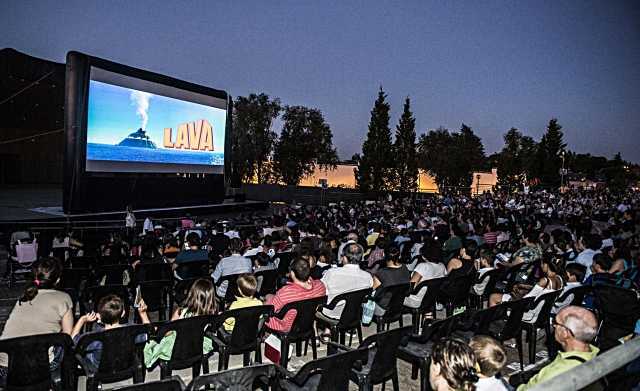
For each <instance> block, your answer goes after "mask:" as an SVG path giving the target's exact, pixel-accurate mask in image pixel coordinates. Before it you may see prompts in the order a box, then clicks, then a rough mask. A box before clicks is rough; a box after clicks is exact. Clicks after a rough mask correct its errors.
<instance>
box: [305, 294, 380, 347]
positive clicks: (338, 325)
mask: <svg viewBox="0 0 640 391" xmlns="http://www.w3.org/2000/svg"><path fill="white" fill-rule="evenodd" d="M371 291H372V289H371V288H367V289H360V290H357V291H352V292H345V293H342V294H339V295H337V296H336V297H334V298H333V300H331V303H329V304H324V305H323V306H322V308H320V310H319V311H318V313H317V314H316V318H317V319H318V320H319V321H320V322H321V323H324V324H326V325H327V326H329V329H330V330H331V340H332V341H333V342H338V343H341V344H343V345H344V344H345V336H346V332H347V331H353V330H355V331H356V333H357V335H358V343H362V323H361V321H362V304H363V303H364V302H366V301H367V298H368V297H369V295H370V294H371ZM339 303H342V304H343V308H342V313H341V314H340V319H333V318H330V317H328V316H326V315H324V314H323V313H322V309H325V308H326V309H328V310H333V309H335V307H336V306H337V305H338V304H339ZM352 340H353V334H352V335H351V336H350V337H349V346H351V342H352ZM327 350H328V351H329V352H332V351H333V349H332V345H329V346H328V347H327Z"/></svg>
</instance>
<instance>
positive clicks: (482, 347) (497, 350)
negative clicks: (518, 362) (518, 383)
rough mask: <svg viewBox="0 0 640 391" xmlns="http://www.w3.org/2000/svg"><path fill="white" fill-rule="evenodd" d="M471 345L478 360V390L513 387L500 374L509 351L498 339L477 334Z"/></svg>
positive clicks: (501, 389)
mask: <svg viewBox="0 0 640 391" xmlns="http://www.w3.org/2000/svg"><path fill="white" fill-rule="evenodd" d="M469 347H471V349H472V350H473V354H474V355H475V357H476V362H477V367H476V369H477V370H478V377H479V380H478V381H477V382H476V390H477V391H485V390H487V391H488V390H491V391H508V390H510V389H511V387H509V386H508V385H507V383H506V382H505V381H504V380H503V379H502V378H501V377H500V376H499V373H500V371H501V370H502V368H503V367H504V365H505V364H506V363H507V353H506V352H505V351H504V348H503V347H502V346H501V345H500V344H499V343H498V341H496V340H495V339H493V338H491V337H487V336H485V335H476V336H475V337H473V338H471V341H470V342H469Z"/></svg>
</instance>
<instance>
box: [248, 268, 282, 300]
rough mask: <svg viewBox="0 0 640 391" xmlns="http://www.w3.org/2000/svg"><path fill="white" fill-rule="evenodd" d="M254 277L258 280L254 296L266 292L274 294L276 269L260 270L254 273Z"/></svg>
mask: <svg viewBox="0 0 640 391" xmlns="http://www.w3.org/2000/svg"><path fill="white" fill-rule="evenodd" d="M254 276H255V277H256V279H258V280H259V281H260V284H259V285H260V289H259V290H258V292H257V293H256V297H265V296H266V295H268V294H275V293H276V289H277V287H278V270H277V269H271V270H262V271H258V272H256V273H255V274H254Z"/></svg>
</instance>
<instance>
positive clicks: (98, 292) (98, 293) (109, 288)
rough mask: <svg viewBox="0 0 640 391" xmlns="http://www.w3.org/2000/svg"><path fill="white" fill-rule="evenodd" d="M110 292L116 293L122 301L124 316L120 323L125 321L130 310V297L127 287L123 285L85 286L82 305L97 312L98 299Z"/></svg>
mask: <svg viewBox="0 0 640 391" xmlns="http://www.w3.org/2000/svg"><path fill="white" fill-rule="evenodd" d="M111 294H114V295H117V296H118V297H120V298H121V299H122V300H123V301H124V316H123V317H122V320H121V322H120V323H127V320H128V319H129V313H130V312H131V299H130V297H129V288H127V287H126V286H124V285H98V286H91V287H88V288H86V289H85V294H84V296H85V298H84V307H85V308H86V309H91V310H92V311H96V312H97V311H98V304H99V303H100V299H102V298H103V297H105V296H107V295H111Z"/></svg>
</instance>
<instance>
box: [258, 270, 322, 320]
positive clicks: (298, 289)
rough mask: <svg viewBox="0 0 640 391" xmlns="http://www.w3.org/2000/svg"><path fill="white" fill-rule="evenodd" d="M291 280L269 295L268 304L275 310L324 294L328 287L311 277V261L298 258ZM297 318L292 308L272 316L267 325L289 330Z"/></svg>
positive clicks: (290, 274) (290, 275)
mask: <svg viewBox="0 0 640 391" xmlns="http://www.w3.org/2000/svg"><path fill="white" fill-rule="evenodd" d="M289 277H290V278H291V281H290V282H288V283H287V285H285V286H283V287H282V288H280V289H279V290H278V291H277V292H276V294H275V295H273V296H270V297H267V301H266V304H271V305H273V307H274V312H278V311H280V310H281V309H282V307H284V306H285V305H286V304H288V303H292V302H295V301H300V300H305V299H312V298H314V297H320V296H324V295H325V294H326V289H325V287H324V284H323V283H322V282H321V281H320V280H314V279H312V278H311V268H310V267H309V262H308V261H306V260H304V259H302V258H298V259H296V260H295V261H294V262H293V263H292V264H291V272H290V273H289ZM295 319H296V311H295V310H291V311H289V312H287V314H286V315H285V316H284V317H283V318H282V319H278V318H275V317H272V318H270V319H269V321H268V322H267V327H268V328H270V329H271V330H276V331H289V330H290V329H291V326H292V325H293V321H294V320H295Z"/></svg>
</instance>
